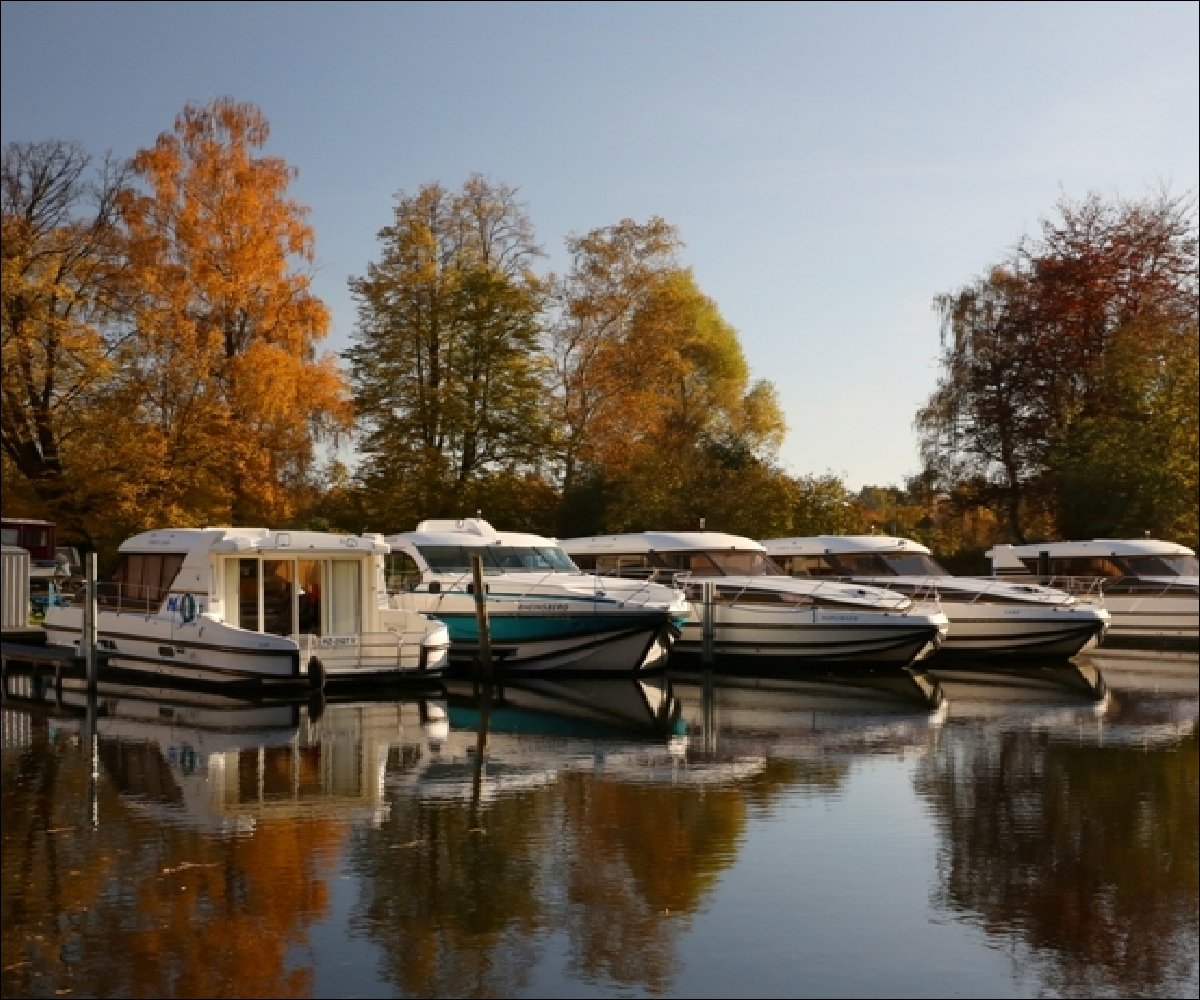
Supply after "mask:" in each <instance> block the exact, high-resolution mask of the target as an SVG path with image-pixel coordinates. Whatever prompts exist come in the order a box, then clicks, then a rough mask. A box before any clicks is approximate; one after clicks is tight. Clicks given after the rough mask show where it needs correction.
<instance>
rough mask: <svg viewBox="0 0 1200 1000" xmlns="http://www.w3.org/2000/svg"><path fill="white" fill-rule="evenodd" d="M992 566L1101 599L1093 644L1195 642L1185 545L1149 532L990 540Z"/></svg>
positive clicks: (1198, 645)
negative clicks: (1100, 633) (1102, 631)
mask: <svg viewBox="0 0 1200 1000" xmlns="http://www.w3.org/2000/svg"><path fill="white" fill-rule="evenodd" d="M987 556H988V558H989V559H990V560H991V563H992V572H993V573H994V574H995V575H996V576H997V577H1000V578H1002V579H1005V580H1037V581H1038V582H1040V583H1044V584H1047V585H1049V586H1052V587H1058V588H1061V589H1063V590H1066V591H1069V592H1071V593H1073V594H1079V595H1088V596H1092V597H1095V598H1102V599H1103V602H1104V607H1106V608H1107V609H1108V611H1109V613H1110V614H1111V615H1112V625H1111V627H1110V628H1109V630H1108V633H1107V634H1106V635H1105V637H1104V640H1103V641H1102V643H1101V645H1102V646H1106V647H1110V648H1111V647H1126V648H1146V649H1180V650H1196V649H1200V640H1198V636H1200V629H1198V628H1197V623H1198V621H1200V568H1198V563H1197V560H1196V553H1195V552H1194V551H1193V550H1192V549H1189V548H1188V547H1187V546H1186V545H1179V544H1177V543H1175V542H1164V541H1159V540H1157V539H1153V538H1095V539H1091V540H1088V541H1061V542H1031V543H1028V544H1025V545H995V546H993V547H992V548H990V549H989V550H988V552H987Z"/></svg>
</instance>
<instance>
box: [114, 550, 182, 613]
mask: <svg viewBox="0 0 1200 1000" xmlns="http://www.w3.org/2000/svg"><path fill="white" fill-rule="evenodd" d="M183 560H184V555H183V553H174V552H129V553H126V554H125V555H123V556H122V557H121V561H120V562H119V563H118V564H117V568H116V569H115V570H114V571H113V575H112V577H111V582H112V583H113V584H115V585H116V587H115V590H116V599H117V601H118V603H119V604H120V606H121V607H126V606H128V607H135V606H140V607H146V608H155V607H157V606H158V605H159V604H160V603H161V601H162V599H163V597H164V596H165V595H166V593H167V591H168V590H170V589H171V583H172V582H173V581H174V579H175V577H176V576H178V575H179V570H180V567H182V566H183Z"/></svg>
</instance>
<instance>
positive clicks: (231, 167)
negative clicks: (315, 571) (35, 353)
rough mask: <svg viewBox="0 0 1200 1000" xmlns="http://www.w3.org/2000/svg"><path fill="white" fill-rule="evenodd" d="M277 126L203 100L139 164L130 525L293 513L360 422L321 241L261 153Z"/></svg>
mask: <svg viewBox="0 0 1200 1000" xmlns="http://www.w3.org/2000/svg"><path fill="white" fill-rule="evenodd" d="M267 136H268V125H267V122H266V119H265V118H264V117H263V115H262V113H261V112H260V111H259V110H258V109H257V108H255V107H254V106H253V105H249V104H241V103H236V102H234V101H233V100H231V99H229V98H223V99H220V100H217V101H214V102H212V103H210V104H208V105H206V106H203V107H201V106H196V105H189V106H187V107H186V108H185V109H184V110H183V112H182V113H181V114H180V115H179V116H178V118H177V119H176V121H175V128H174V131H173V132H169V133H163V134H162V135H160V136H159V138H158V141H157V142H156V143H155V145H154V146H153V147H152V148H150V149H146V150H142V151H141V152H139V153H138V154H137V156H135V157H134V159H133V170H134V173H135V175H136V176H137V177H138V178H139V179H140V180H141V181H143V182H144V187H145V190H143V191H132V190H131V191H129V192H127V195H126V197H125V198H124V200H123V202H122V213H123V217H124V220H125V223H126V225H127V227H128V231H129V261H130V275H131V303H132V310H131V311H132V318H133V325H134V331H135V332H134V336H133V337H132V338H131V341H130V344H131V350H130V351H129V352H128V353H127V354H126V355H125V356H124V357H123V359H122V362H123V364H122V367H121V371H122V372H123V378H122V381H121V384H120V386H119V387H118V389H117V391H116V393H115V398H114V402H115V405H116V406H117V407H118V409H119V411H120V412H121V413H122V414H123V415H124V420H125V421H127V422H128V426H129V427H130V429H131V430H132V431H133V433H131V434H124V435H121V436H120V440H119V441H118V442H114V446H115V447H118V448H122V449H124V451H125V455H124V456H123V457H124V460H125V467H126V468H127V469H130V470H131V472H133V471H134V470H136V474H131V475H130V476H129V477H128V479H127V482H128V483H129V489H128V494H127V496H126V497H125V504H126V507H127V510H126V515H127V518H128V520H130V521H132V522H134V523H136V522H139V521H140V522H142V523H143V524H166V523H171V524H184V523H195V522H198V521H208V522H215V521H229V522H231V523H234V524H252V523H263V524H266V523H272V524H276V523H285V522H287V521H288V520H289V519H290V518H291V517H292V516H293V514H294V505H295V497H296V496H297V493H298V491H300V490H302V489H303V487H304V486H305V485H306V482H307V480H308V477H309V474H310V472H311V466H312V463H313V458H314V447H315V444H316V442H317V440H319V438H320V436H321V435H322V434H326V433H336V432H339V431H342V430H346V429H348V428H349V426H350V420H351V410H350V403H349V395H348V392H347V388H346V386H345V383H344V381H343V378H342V376H341V373H340V372H339V370H338V368H337V366H336V363H335V360H334V358H333V356H332V355H324V356H318V354H317V352H316V344H317V342H318V341H319V340H321V339H322V338H323V337H324V336H325V335H326V333H327V331H328V329H329V313H328V310H327V309H326V307H325V305H324V304H323V303H322V302H321V301H320V300H319V299H317V298H316V297H315V296H314V295H313V294H312V292H311V289H310V282H311V275H310V273H309V272H308V270H307V269H308V267H309V266H311V264H312V263H313V260H314V235H313V232H312V229H311V228H310V227H309V225H308V224H307V222H306V216H307V210H306V209H305V208H304V207H302V206H300V205H299V204H297V203H296V202H294V201H292V200H289V199H288V198H287V196H286V189H287V185H288V182H289V181H290V180H291V179H292V178H293V177H294V175H295V171H294V170H293V169H292V168H290V167H288V166H287V164H286V163H285V162H284V161H283V160H282V159H279V158H277V157H271V156H262V155H257V154H256V151H257V150H259V149H260V148H261V147H262V146H263V145H264V144H265V143H266V141H267Z"/></svg>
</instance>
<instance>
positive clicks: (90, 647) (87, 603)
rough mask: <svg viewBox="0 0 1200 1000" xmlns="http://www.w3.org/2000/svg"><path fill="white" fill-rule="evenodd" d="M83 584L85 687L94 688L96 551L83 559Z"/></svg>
mask: <svg viewBox="0 0 1200 1000" xmlns="http://www.w3.org/2000/svg"><path fill="white" fill-rule="evenodd" d="M84 568H85V575H84V584H83V593H84V598H83V641H82V646H83V649H82V650H81V651H82V653H83V658H84V668H85V670H86V671H87V689H88V691H89V693H90V692H94V691H95V690H96V617H97V614H96V610H97V609H96V606H97V598H96V553H95V552H89V553H88V554H87V556H86V557H85V559H84Z"/></svg>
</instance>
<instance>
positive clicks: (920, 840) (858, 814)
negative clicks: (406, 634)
mask: <svg viewBox="0 0 1200 1000" xmlns="http://www.w3.org/2000/svg"><path fill="white" fill-rule="evenodd" d="M1198 667H1200V657H1198V656H1197V655H1196V654H1183V655H1180V654H1159V655H1157V656H1155V655H1153V654H1147V655H1129V656H1121V655H1115V654H1113V655H1108V654H1106V655H1105V656H1103V657H1093V658H1089V659H1080V660H1079V661H1078V662H1076V663H1071V664H1062V665H1060V666H1058V667H1055V668H1038V669H1034V668H1030V669H1027V670H1019V671H1016V670H1014V671H1006V672H987V671H982V670H977V671H964V672H959V673H950V672H948V671H941V670H938V671H931V672H929V673H928V674H924V675H922V674H916V675H906V674H894V673H893V674H887V675H879V676H875V677H870V676H868V677H858V678H855V679H853V680H851V679H849V678H832V679H828V680H824V681H821V682H813V683H806V684H796V683H793V684H787V683H783V682H780V681H770V680H765V679H764V680H760V681H756V682H746V683H743V684H736V685H735V684H732V683H730V682H728V681H727V680H724V679H722V678H721V677H720V676H716V677H714V676H712V675H709V676H704V675H684V674H676V673H674V672H671V673H668V674H667V675H666V676H665V677H658V678H655V679H653V680H652V681H648V682H643V683H635V682H632V681H562V682H558V683H556V684H544V685H525V686H515V685H509V686H508V687H506V688H505V689H503V690H502V691H479V692H477V691H474V690H472V687H471V685H470V684H468V683H466V682H459V681H453V682H448V683H447V685H446V687H445V689H444V690H436V691H433V692H430V693H427V694H425V695H422V696H420V697H417V696H415V695H414V696H401V697H400V698H398V699H396V700H386V701H370V702H364V701H359V702H351V701H346V702H342V701H337V700H333V701H330V702H328V703H326V704H324V705H313V706H309V705H307V704H300V705H287V704H283V705H245V704H226V705H220V706H216V705H208V706H205V705H199V704H196V703H194V702H192V703H182V702H178V701H175V702H172V701H169V700H168V698H169V694H168V693H166V692H151V691H142V692H131V691H109V690H107V689H105V690H102V691H101V694H100V697H99V698H98V699H97V701H96V703H95V705H94V707H93V709H89V707H88V704H87V700H86V698H83V697H81V696H78V695H73V694H72V693H71V692H64V693H63V696H62V697H61V699H56V698H55V695H54V693H53V691H51V692H48V693H46V694H45V696H44V698H45V701H44V703H43V704H39V705H31V704H29V703H28V700H27V699H26V698H25V697H16V695H31V691H30V688H29V686H28V684H26V683H24V680H23V679H21V678H10V683H9V692H8V693H9V697H8V698H7V700H6V702H5V706H4V713H3V740H4V744H3V745H4V750H3V770H2V793H3V809H2V810H0V829H2V832H3V842H2V850H3V855H2V864H3V867H2V872H3V900H2V915H3V926H2V940H3V979H2V987H3V990H2V992H3V995H4V996H5V997H55V996H88V997H563V998H569V997H830V998H832V997H980V998H983V997H987V998H993V1000H1000V998H1005V997H1196V996H1197V990H1198V975H1197V945H1198V940H1197V934H1198V899H1200V889H1198V883H1197V879H1198V852H1200V841H1198V825H1200V821H1198V818H1197V817H1198V809H1200V801H1198V792H1197V788H1198V772H1200V764H1198V751H1197V715H1198V713H1197V687H1198V683H1197V677H1198ZM939 691H940V693H941V694H943V695H944V697H945V700H944V701H943V702H942V703H941V705H940V706H937V707H935V706H934V703H933V700H934V697H935V696H936V695H937V694H938V692H939Z"/></svg>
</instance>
